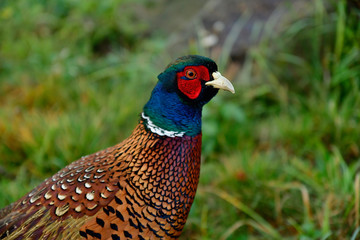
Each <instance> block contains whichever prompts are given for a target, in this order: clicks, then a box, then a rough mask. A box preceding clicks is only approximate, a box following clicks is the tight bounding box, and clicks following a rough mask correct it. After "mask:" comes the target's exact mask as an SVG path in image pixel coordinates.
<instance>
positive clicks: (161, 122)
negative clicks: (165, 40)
mask: <svg viewBox="0 0 360 240" xmlns="http://www.w3.org/2000/svg"><path fill="white" fill-rule="evenodd" d="M217 70H218V69H217V65H216V63H215V62H214V61H213V60H211V59H209V58H206V57H202V56H197V55H190V56H185V57H180V58H178V59H177V60H175V61H174V62H173V63H171V64H169V65H168V67H167V68H166V70H165V71H164V72H162V73H161V74H160V75H159V76H158V79H159V81H158V83H157V85H156V86H155V88H154V90H153V92H152V95H151V98H150V100H149V101H148V103H147V104H146V105H145V107H144V115H145V116H147V117H149V118H150V119H151V121H152V123H154V124H155V125H156V126H158V127H160V128H161V129H164V130H167V131H171V132H176V133H177V134H183V135H188V136H195V135H197V134H199V133H200V132H201V112H202V108H203V106H204V105H205V104H206V103H207V102H209V101H210V100H211V99H212V98H213V97H214V96H215V95H216V94H217V92H218V90H219V89H223V90H227V91H230V92H232V93H234V92H235V91H234V87H233V86H232V84H231V83H230V81H229V80H227V79H226V78H225V77H223V76H221V74H220V73H219V72H218V71H217Z"/></svg>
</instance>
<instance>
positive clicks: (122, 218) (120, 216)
mask: <svg viewBox="0 0 360 240" xmlns="http://www.w3.org/2000/svg"><path fill="white" fill-rule="evenodd" d="M116 216H117V217H118V218H120V220H121V221H124V217H123V215H122V214H121V212H119V211H118V210H116Z"/></svg>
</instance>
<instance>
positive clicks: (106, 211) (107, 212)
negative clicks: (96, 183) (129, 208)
mask: <svg viewBox="0 0 360 240" xmlns="http://www.w3.org/2000/svg"><path fill="white" fill-rule="evenodd" d="M103 210H104V213H105V214H106V215H108V216H109V210H107V209H106V207H104V208H103Z"/></svg>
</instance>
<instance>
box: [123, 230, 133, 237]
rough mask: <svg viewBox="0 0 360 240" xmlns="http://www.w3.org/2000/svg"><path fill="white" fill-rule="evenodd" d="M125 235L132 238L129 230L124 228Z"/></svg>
mask: <svg viewBox="0 0 360 240" xmlns="http://www.w3.org/2000/svg"><path fill="white" fill-rule="evenodd" d="M124 235H125V237H128V238H132V235H131V234H130V233H129V232H128V231H125V230H124Z"/></svg>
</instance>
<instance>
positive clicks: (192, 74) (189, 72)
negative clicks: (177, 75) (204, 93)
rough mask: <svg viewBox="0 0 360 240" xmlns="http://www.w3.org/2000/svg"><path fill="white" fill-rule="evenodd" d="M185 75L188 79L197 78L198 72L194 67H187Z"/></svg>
mask: <svg viewBox="0 0 360 240" xmlns="http://www.w3.org/2000/svg"><path fill="white" fill-rule="evenodd" d="M185 77H186V78H188V79H195V78H196V72H195V70H194V69H187V70H186V71H185Z"/></svg>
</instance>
